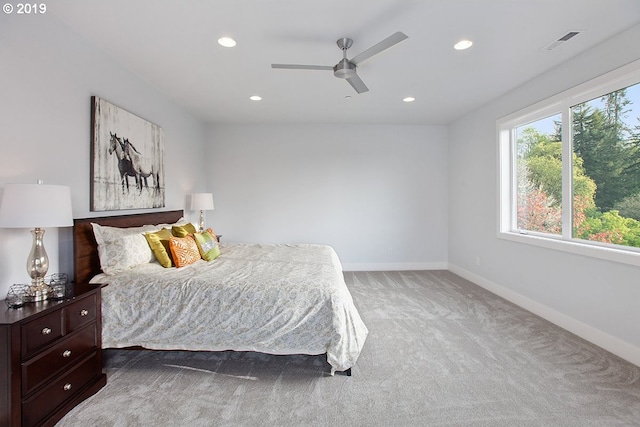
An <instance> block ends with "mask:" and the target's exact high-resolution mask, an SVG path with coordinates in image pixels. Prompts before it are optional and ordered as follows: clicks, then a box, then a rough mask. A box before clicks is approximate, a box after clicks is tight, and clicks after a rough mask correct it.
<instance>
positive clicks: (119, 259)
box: [91, 223, 154, 274]
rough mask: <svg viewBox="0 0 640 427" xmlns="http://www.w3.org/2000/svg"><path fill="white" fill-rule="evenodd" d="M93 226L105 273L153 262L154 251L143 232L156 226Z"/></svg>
mask: <svg viewBox="0 0 640 427" xmlns="http://www.w3.org/2000/svg"><path fill="white" fill-rule="evenodd" d="M91 226H92V228H93V235H94V236H95V238H96V243H97V244H98V257H99V258H100V267H101V268H102V271H103V272H104V273H105V274H113V273H117V272H118V271H122V270H127V269H129V268H132V267H135V266H136V265H140V264H148V263H150V262H153V260H154V257H153V253H152V252H151V249H150V248H149V245H148V244H147V241H146V240H145V238H144V236H143V234H142V233H144V232H145V231H150V230H153V227H154V226H143V227H133V228H119V227H109V226H104V225H100V224H96V223H91Z"/></svg>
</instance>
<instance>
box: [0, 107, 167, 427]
mask: <svg viewBox="0 0 640 427" xmlns="http://www.w3.org/2000/svg"><path fill="white" fill-rule="evenodd" d="M91 128H92V131H91V193H90V198H91V206H90V208H91V210H92V211H112V210H117V209H152V208H161V207H164V205H165V189H164V185H165V182H164V132H163V130H162V128H161V127H160V126H158V125H156V124H153V123H151V122H149V121H147V120H145V119H143V118H141V117H139V116H136V115H135V114H132V113H130V112H128V111H127V110H124V109H122V108H120V107H118V106H117V105H114V104H112V103H110V102H108V101H106V100H104V99H102V98H99V97H97V96H92V97H91ZM132 143H133V144H132ZM134 144H135V147H134ZM116 166H117V167H116ZM149 177H151V180H149ZM131 178H133V179H134V180H135V184H131ZM147 181H149V182H148V183H147ZM134 185H135V188H134ZM0 424H1V423H0Z"/></svg>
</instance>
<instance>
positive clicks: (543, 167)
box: [498, 61, 640, 265]
mask: <svg viewBox="0 0 640 427" xmlns="http://www.w3.org/2000/svg"><path fill="white" fill-rule="evenodd" d="M498 134H499V144H500V168H501V170H500V220H499V225H500V228H499V237H502V238H508V239H512V240H518V241H522V242H526V243H533V244H538V245H542V246H550V247H554V248H556V249H563V250H568V251H572V252H580V253H584V254H589V255H594V256H603V257H605V258H608V259H615V260H618V261H623V262H626V261H627V260H631V261H630V262H631V263H633V264H637V265H640V61H638V62H636V63H634V64H630V65H628V66H626V67H623V68H621V69H619V70H616V71H614V72H611V73H609V74H607V75H605V76H601V77H599V78H598V79H594V80H593V81H591V82H588V83H585V84H583V85H580V86H578V87H576V88H574V89H571V90H570V91H567V92H564V93H562V94H559V95H557V96H555V97H553V98H552V99H549V100H547V101H544V102H541V103H539V104H536V105H535V106H533V107H531V108H529V109H525V110H523V111H521V112H518V113H515V114H513V115H511V116H509V117H506V118H504V119H501V120H499V121H498ZM603 254H604V255H603ZM625 257H626V258H625ZM630 257H631V258H630Z"/></svg>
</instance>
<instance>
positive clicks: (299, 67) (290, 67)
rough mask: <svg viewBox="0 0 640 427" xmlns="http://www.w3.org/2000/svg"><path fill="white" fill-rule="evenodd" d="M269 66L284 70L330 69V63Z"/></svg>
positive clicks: (331, 68)
mask: <svg viewBox="0 0 640 427" xmlns="http://www.w3.org/2000/svg"><path fill="white" fill-rule="evenodd" d="M271 68H280V69H284V70H331V71H333V67H332V66H331V65H298V64H271Z"/></svg>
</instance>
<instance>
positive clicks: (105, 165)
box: [90, 96, 165, 211]
mask: <svg viewBox="0 0 640 427" xmlns="http://www.w3.org/2000/svg"><path fill="white" fill-rule="evenodd" d="M90 200H91V211H110V210H123V209H151V208H162V207H164V206H165V184H164V132H163V130H162V128H161V127H160V126H158V125H156V124H153V123H151V122H149V121H147V120H145V119H143V118H141V117H139V116H137V115H135V114H132V113H130V112H128V111H126V110H124V109H122V108H120V107H118V106H116V105H114V104H112V103H110V102H108V101H106V100H104V99H102V98H100V97H98V96H92V97H91V196H90Z"/></svg>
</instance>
